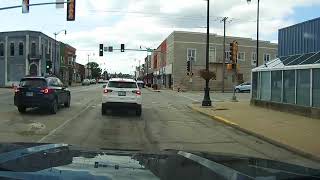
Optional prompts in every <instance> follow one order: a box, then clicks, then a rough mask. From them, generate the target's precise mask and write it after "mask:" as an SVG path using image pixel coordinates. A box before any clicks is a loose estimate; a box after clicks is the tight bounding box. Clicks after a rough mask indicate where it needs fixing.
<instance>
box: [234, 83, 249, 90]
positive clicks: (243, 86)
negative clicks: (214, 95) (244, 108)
mask: <svg viewBox="0 0 320 180" xmlns="http://www.w3.org/2000/svg"><path fill="white" fill-rule="evenodd" d="M234 90H235V91H236V92H237V93H240V92H250V91H251V83H250V82H244V83H242V84H239V85H238V86H236V87H235V88H234Z"/></svg>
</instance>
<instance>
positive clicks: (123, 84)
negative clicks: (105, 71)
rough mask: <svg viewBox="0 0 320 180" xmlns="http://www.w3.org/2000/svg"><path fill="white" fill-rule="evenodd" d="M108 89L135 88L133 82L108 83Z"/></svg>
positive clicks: (135, 85)
mask: <svg viewBox="0 0 320 180" xmlns="http://www.w3.org/2000/svg"><path fill="white" fill-rule="evenodd" d="M108 87H112V88H137V84H136V83H135V82H123V81H109V83H108Z"/></svg>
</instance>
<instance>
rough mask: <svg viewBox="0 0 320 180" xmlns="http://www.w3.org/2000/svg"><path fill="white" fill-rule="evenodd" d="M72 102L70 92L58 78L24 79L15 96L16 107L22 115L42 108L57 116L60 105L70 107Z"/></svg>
mask: <svg viewBox="0 0 320 180" xmlns="http://www.w3.org/2000/svg"><path fill="white" fill-rule="evenodd" d="M70 100H71V95H70V91H69V90H68V89H67V88H66V86H64V85H63V83H62V82H61V81H60V79H58V78H56V77H24V78H22V79H21V81H20V84H19V87H17V89H16V90H15V95H14V105H15V106H17V107H18V110H19V112H20V113H24V112H26V108H33V107H40V108H47V109H48V110H49V111H50V113H52V114H56V113H57V110H58V107H59V105H60V104H64V106H65V107H70Z"/></svg>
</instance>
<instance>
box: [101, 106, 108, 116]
mask: <svg viewBox="0 0 320 180" xmlns="http://www.w3.org/2000/svg"><path fill="white" fill-rule="evenodd" d="M101 114H102V115H106V114H107V109H106V107H105V105H104V104H102V106H101Z"/></svg>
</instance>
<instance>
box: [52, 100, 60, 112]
mask: <svg viewBox="0 0 320 180" xmlns="http://www.w3.org/2000/svg"><path fill="white" fill-rule="evenodd" d="M57 111H58V102H57V99H54V100H53V101H52V103H51V106H50V113H51V114H57Z"/></svg>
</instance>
